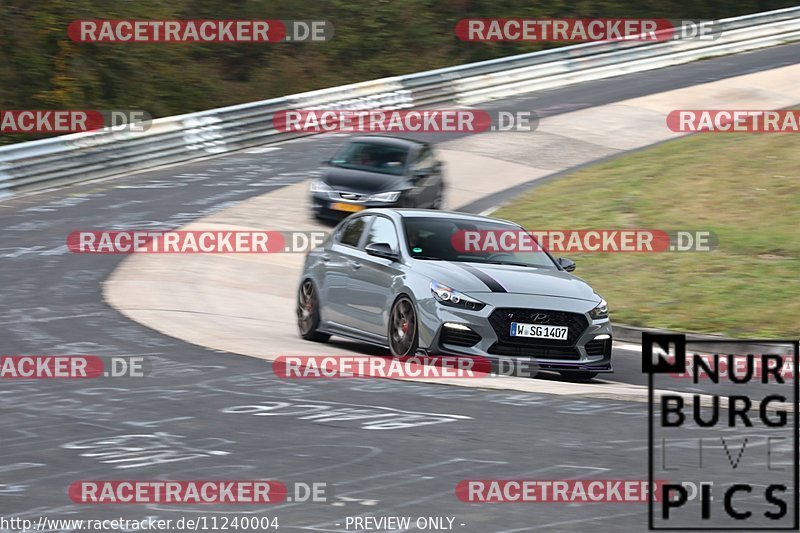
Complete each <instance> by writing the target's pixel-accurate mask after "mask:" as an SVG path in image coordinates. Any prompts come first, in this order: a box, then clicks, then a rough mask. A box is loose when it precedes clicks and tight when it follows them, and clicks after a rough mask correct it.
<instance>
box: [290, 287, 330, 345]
mask: <svg viewBox="0 0 800 533" xmlns="http://www.w3.org/2000/svg"><path fill="white" fill-rule="evenodd" d="M297 326H298V328H299V329H300V336H301V337H303V338H304V339H305V340H307V341H316V342H325V341H327V340H328V339H330V338H331V336H330V335H329V334H327V333H322V332H321V331H317V328H319V298H317V291H316V289H315V288H314V284H313V283H312V282H311V280H310V279H307V280H305V281H304V282H303V283H302V284H301V285H300V290H299V291H298V294H297Z"/></svg>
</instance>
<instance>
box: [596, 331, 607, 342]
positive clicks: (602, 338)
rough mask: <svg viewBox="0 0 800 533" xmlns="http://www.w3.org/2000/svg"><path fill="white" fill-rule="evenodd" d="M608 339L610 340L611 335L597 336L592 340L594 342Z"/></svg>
mask: <svg viewBox="0 0 800 533" xmlns="http://www.w3.org/2000/svg"><path fill="white" fill-rule="evenodd" d="M610 338H611V335H609V334H607V333H603V334H602V335H597V336H596V337H595V338H594V340H596V341H604V340H606V339H610Z"/></svg>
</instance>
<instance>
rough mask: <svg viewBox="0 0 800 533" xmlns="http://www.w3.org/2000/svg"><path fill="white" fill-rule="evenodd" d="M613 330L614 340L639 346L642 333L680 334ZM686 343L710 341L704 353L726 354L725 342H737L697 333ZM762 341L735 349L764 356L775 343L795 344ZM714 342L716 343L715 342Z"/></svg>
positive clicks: (626, 327) (615, 326)
mask: <svg viewBox="0 0 800 533" xmlns="http://www.w3.org/2000/svg"><path fill="white" fill-rule="evenodd" d="M611 326H612V328H613V330H614V334H613V335H614V340H619V341H623V342H630V343H633V344H641V343H642V333H661V334H672V335H680V334H682V332H679V331H670V330H666V329H658V328H640V327H636V326H629V325H627V324H614V323H613V322H612V324H611ZM685 335H686V340H687V341H711V342H709V343H707V344H705V345H704V347H703V348H704V351H708V352H713V353H727V352H728V351H730V348H731V345H730V344H729V343H726V341H733V340H737V339H734V338H731V337H725V336H722V335H703V334H699V333H685ZM763 340H764V341H769V342H768V343H767V342H765V343H764V344H762V343H759V342H758V341H753V342H748V343H745V344H739V345H738V346H737V348H738V349H739V350H742V351H747V353H752V354H765V353H774V351H775V344H776V343H777V342H785V343H787V344H788V343H791V342H797V341H796V340H791V339H775V340H773V339H763ZM715 341H716V342H715Z"/></svg>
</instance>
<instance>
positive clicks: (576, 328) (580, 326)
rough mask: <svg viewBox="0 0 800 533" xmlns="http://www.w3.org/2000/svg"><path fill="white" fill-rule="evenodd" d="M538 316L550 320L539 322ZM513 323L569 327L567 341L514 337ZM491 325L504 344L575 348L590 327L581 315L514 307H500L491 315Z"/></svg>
mask: <svg viewBox="0 0 800 533" xmlns="http://www.w3.org/2000/svg"><path fill="white" fill-rule="evenodd" d="M536 315H547V317H548V319H547V320H546V321H543V322H537V321H536V320H535V318H534V317H536ZM512 322H525V323H528V324H537V323H541V324H542V325H548V326H567V327H568V328H569V331H568V332H567V338H566V340H558V339H529V338H526V337H512V336H511V335H510V334H509V333H510V331H511V323H512ZM489 323H490V324H491V325H492V328H493V329H494V332H495V333H496V334H497V339H498V341H499V342H500V343H504V344H518V345H521V346H531V345H538V346H575V343H576V342H577V341H578V339H579V338H580V337H581V335H583V332H584V331H586V328H588V327H589V321H588V320H586V317H585V316H584V315H582V314H580V313H567V312H564V311H548V310H545V309H517V308H512V307H500V308H498V309H495V310H494V312H492V314H491V315H489Z"/></svg>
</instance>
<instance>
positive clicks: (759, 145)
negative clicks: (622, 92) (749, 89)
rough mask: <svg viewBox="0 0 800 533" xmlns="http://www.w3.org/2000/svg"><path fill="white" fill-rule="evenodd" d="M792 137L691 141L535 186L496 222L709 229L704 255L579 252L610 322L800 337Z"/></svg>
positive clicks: (799, 226) (799, 166) (799, 151)
mask: <svg viewBox="0 0 800 533" xmlns="http://www.w3.org/2000/svg"><path fill="white" fill-rule="evenodd" d="M799 204H800V135H793V134H782V135H776V134H699V135H693V136H689V137H686V138H682V139H678V140H675V141H671V142H667V143H664V144H661V145H658V146H656V147H653V148H650V149H646V150H643V151H638V152H635V153H632V154H628V155H625V156H622V157H619V158H616V159H613V160H610V161H607V162H604V163H600V164H597V165H593V166H591V167H588V168H585V169H582V170H580V171H576V172H574V173H572V174H569V175H567V176H563V177H560V178H558V179H556V180H553V181H552V182H550V183H547V184H544V185H542V186H540V187H536V188H534V189H532V190H531V191H529V192H528V193H526V194H524V195H522V196H521V197H519V198H518V199H516V200H515V201H514V202H512V203H511V204H509V205H507V206H505V207H503V208H502V209H500V210H498V211H497V212H495V213H493V216H497V217H500V218H506V219H510V220H514V221H516V222H518V223H519V224H521V225H522V226H523V227H525V228H528V229H559V230H560V229H616V228H650V229H663V230H682V229H688V230H708V231H712V232H714V233H715V234H716V236H717V238H718V242H719V244H718V248H717V249H716V250H714V251H712V252H666V253H653V254H645V253H583V254H574V255H573V256H570V258H571V259H573V260H575V261H576V263H577V264H578V270H577V271H576V274H578V275H580V276H581V277H582V278H584V279H585V280H586V281H588V282H589V283H591V284H592V286H593V287H594V288H595V290H597V292H599V293H600V294H602V295H603V296H604V297H605V298H606V300H608V302H609V306H610V309H611V312H612V320H614V321H617V322H621V323H626V324H631V325H635V326H648V327H660V328H667V329H673V330H679V331H687V332H698V333H721V334H726V335H730V336H734V337H740V338H741V337H756V336H757V337H788V338H792V339H796V338H798V336H800V209H798V206H799Z"/></svg>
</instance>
